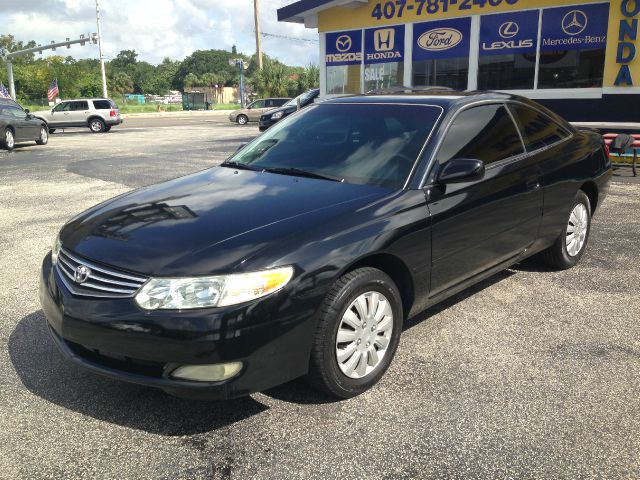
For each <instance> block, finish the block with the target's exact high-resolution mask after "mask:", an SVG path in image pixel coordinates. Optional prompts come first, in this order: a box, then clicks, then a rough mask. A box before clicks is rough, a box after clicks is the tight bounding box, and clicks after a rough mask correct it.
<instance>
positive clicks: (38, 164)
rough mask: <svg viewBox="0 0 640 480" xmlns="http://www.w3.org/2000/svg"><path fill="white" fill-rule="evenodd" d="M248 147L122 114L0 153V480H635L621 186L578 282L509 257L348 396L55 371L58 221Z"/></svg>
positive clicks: (637, 373)
mask: <svg viewBox="0 0 640 480" xmlns="http://www.w3.org/2000/svg"><path fill="white" fill-rule="evenodd" d="M257 133H258V131H257V127H256V126H247V127H239V126H237V125H231V124H229V122H228V121H227V119H226V115H225V114H221V113H212V114H211V115H201V116H197V117H196V116H191V117H188V116H184V117H181V116H166V117H138V118H130V119H127V121H126V122H125V124H124V125H123V126H122V127H116V128H114V129H113V130H112V131H111V132H110V133H108V134H91V133H89V131H88V130H84V129H83V130H69V131H67V132H60V133H59V132H56V133H55V134H53V135H52V136H51V139H50V143H49V145H47V146H45V147H37V146H35V145H29V146H24V147H21V148H17V149H16V151H14V152H12V153H7V152H4V151H0V248H1V252H2V253H1V254H0V291H1V292H2V293H1V296H0V392H1V395H0V445H1V447H0V453H1V454H0V478H6V479H41V478H47V479H49V478H53V479H58V478H60V479H62V478H74V479H76V478H91V479H96V478H104V479H107V478H113V479H129V478H131V479H143V478H150V479H178V478H180V479H182V478H234V479H235V478H237V479H246V478H260V479H270V478H273V479H281V478H288V479H298V478H301V479H302V478H304V479H307V478H318V479H329V478H343V479H405V478H406V479H409V478H416V479H428V478H554V479H556V478H567V479H576V478H603V479H605V478H606V479H618V478H619V479H637V478H640V321H639V319H640V295H639V294H638V291H639V288H640V253H639V251H640V250H639V248H638V242H639V241H640V216H639V215H638V211H640V184H637V183H636V184H632V183H624V182H621V181H620V179H619V177H616V179H614V183H613V184H612V188H611V192H610V195H609V197H608V198H607V200H606V202H605V203H604V205H603V206H602V208H601V209H600V210H599V212H598V213H597V215H596V217H595V218H594V222H593V230H592V234H591V238H590V241H589V242H590V244H589V247H588V249H587V252H586V254H585V256H584V257H583V259H582V262H581V263H580V265H579V266H578V267H576V268H574V269H572V270H569V271H565V272H554V271H549V270H547V269H544V268H540V267H538V266H537V265H535V264H534V263H532V262H527V263H525V264H523V265H518V266H516V267H514V268H512V269H510V270H508V271H505V272H503V273H501V274H499V275H496V276H495V277H493V278H491V279H489V280H487V281H485V282H483V283H481V284H479V285H478V286H476V287H474V288H473V289H471V290H469V291H467V292H464V293H462V294H460V295H457V296H456V297H454V298H453V299H451V300H449V301H447V302H445V303H444V304H442V305H440V306H437V307H435V308H432V309H430V310H428V311H426V312H424V313H423V314H421V315H419V316H418V317H417V318H413V319H410V320H409V321H408V322H407V326H406V329H405V331H404V333H403V336H402V339H401V343H400V347H399V350H398V353H397V355H396V357H395V360H394V362H393V364H392V366H391V368H390V369H389V371H388V373H387V374H386V376H385V377H384V378H383V380H382V382H381V383H380V384H379V385H378V386H376V387H375V388H373V389H372V390H371V391H369V392H367V393H365V394H364V395H362V396H360V397H357V398H354V399H352V400H348V401H342V402H334V401H331V400H330V399H327V398H326V397H323V396H321V395H320V394H317V393H315V392H314V391H313V390H310V389H308V388H307V387H306V386H305V384H304V383H303V382H301V381H295V382H292V383H290V384H287V385H283V386H281V387H278V388H276V389H273V390H270V391H267V392H264V393H260V394H255V395H252V396H251V397H247V398H242V399H238V400H233V401H228V402H196V401H189V400H182V399H177V398H173V397H170V396H167V395H166V394H164V393H162V392H160V391H156V390H153V389H149V388H143V387H139V386H135V385H129V384H125V383H119V382H116V381H112V380H109V379H106V378H102V377H100V376H96V375H94V374H91V373H89V372H86V371H84V370H82V369H80V368H77V367H76V366H74V365H71V364H70V363H69V362H67V361H66V360H64V359H63V358H62V357H61V355H60V354H59V353H58V351H57V350H56V347H55V346H54V344H53V343H52V342H51V340H50V339H49V337H48V333H47V331H46V328H45V323H44V317H43V315H42V312H41V310H40V306H39V302H38V294H37V283H38V271H39V266H40V262H41V260H42V258H43V257H44V255H45V254H46V253H47V252H48V250H49V249H50V246H51V243H52V241H53V238H54V236H55V234H56V233H57V231H58V230H59V228H60V227H61V226H62V224H63V223H64V222H65V221H66V220H67V219H68V218H70V217H71V216H72V215H74V214H76V213H78V212H80V211H81V210H83V209H85V208H87V207H89V206H91V205H93V204H95V203H97V202H100V201H102V200H105V199H107V198H109V197H112V196H114V195H116V194H119V193H121V192H125V191H128V190H131V189H133V188H137V187H140V186H144V185H148V184H151V183H154V182H158V181H162V180H165V179H169V178H173V177H176V176H179V175H183V174H186V173H189V172H192V171H195V170H199V169H203V168H207V167H210V166H213V165H215V164H217V163H219V162H221V161H222V160H224V158H225V157H226V156H227V155H228V154H229V153H230V152H233V151H234V150H235V149H236V148H237V146H238V145H239V144H241V143H244V142H246V141H248V140H249V139H251V138H252V137H254V136H255V135H257Z"/></svg>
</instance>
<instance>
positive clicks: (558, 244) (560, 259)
mask: <svg viewBox="0 0 640 480" xmlns="http://www.w3.org/2000/svg"><path fill="white" fill-rule="evenodd" d="M590 232H591V202H590V201H589V197H587V194H586V193H584V192H583V191H582V190H579V191H578V193H577V194H576V196H575V198H574V200H573V203H572V206H571V209H570V210H569V215H568V218H567V223H566V225H565V226H564V228H563V229H562V233H561V234H560V236H559V237H558V239H557V240H556V241H555V243H554V244H553V245H552V246H551V247H549V248H548V249H547V250H545V251H543V252H542V253H541V254H540V255H541V258H542V260H543V261H544V262H545V263H546V264H547V265H549V266H550V267H552V268H555V269H558V270H566V269H568V268H571V267H573V266H575V265H576V264H577V263H578V262H579V261H580V259H581V258H582V255H583V254H584V251H585V250H586V248H587V242H588V240H589V233H590Z"/></svg>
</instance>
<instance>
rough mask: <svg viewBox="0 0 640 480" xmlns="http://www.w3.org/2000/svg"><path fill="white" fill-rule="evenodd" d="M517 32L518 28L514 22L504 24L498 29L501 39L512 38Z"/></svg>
mask: <svg viewBox="0 0 640 480" xmlns="http://www.w3.org/2000/svg"><path fill="white" fill-rule="evenodd" d="M519 31H520V27H519V26H518V24H517V23H516V22H504V23H503V24H502V25H500V28H499V29H498V33H499V34H500V36H501V37H502V38H513V37H515V36H516V35H517V34H518V32H519Z"/></svg>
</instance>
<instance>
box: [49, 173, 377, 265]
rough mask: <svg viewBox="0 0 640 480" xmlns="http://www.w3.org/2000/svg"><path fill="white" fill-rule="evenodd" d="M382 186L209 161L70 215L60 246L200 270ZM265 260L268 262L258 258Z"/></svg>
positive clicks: (299, 228) (236, 258) (125, 261)
mask: <svg viewBox="0 0 640 480" xmlns="http://www.w3.org/2000/svg"><path fill="white" fill-rule="evenodd" d="M388 193H389V190H388V189H385V188H380V187H375V186H368V185H353V184H347V183H338V182H332V181H327V180H318V179H311V178H302V177H291V176H286V175H278V174H273V173H268V172H253V171H247V170H235V169H233V168H227V167H214V168H211V169H209V170H205V171H202V172H199V173H197V174H193V175H189V176H187V177H182V178H178V179H176V180H171V181H169V182H165V183H161V184H158V185H154V186H151V187H147V188H144V189H141V190H137V191H134V192H131V193H128V194H124V195H121V196H119V197H116V198H115V199H112V200H109V201H107V202H104V203H102V204H100V205H97V206H95V207H93V208H91V209H90V210H88V211H86V212H84V213H82V214H80V215H78V216H77V217H75V218H74V219H72V220H71V221H70V222H69V223H68V224H67V225H66V226H65V227H64V228H63V230H62V232H61V234H60V237H61V240H62V245H63V247H64V248H66V249H68V250H71V251H73V252H75V253H76V254H79V255H81V256H84V257H86V258H88V259H91V260H94V261H97V262H102V263H104V264H107V265H113V266H116V267H120V268H122V269H125V270H129V271H132V272H138V273H143V274H148V275H158V276H185V275H207V274H212V273H216V272H229V271H234V270H236V269H238V268H241V267H240V266H241V263H242V261H243V260H245V259H247V258H249V257H252V256H254V255H255V254H256V253H257V252H259V251H260V250H262V249H265V248H268V247H269V245H274V243H273V242H279V241H282V240H283V239H289V240H290V239H291V238H292V236H295V235H296V234H297V233H298V232H303V231H307V230H309V229H311V228H313V227H314V226H317V225H320V224H326V223H327V222H331V220H332V219H335V218H337V217H338V216H339V215H343V214H346V213H351V212H353V211H354V210H355V209H357V208H359V207H361V206H363V205H364V204H367V203H369V202H372V201H374V200H375V199H377V198H379V197H381V196H383V195H385V194H388ZM266 266H268V265H266Z"/></svg>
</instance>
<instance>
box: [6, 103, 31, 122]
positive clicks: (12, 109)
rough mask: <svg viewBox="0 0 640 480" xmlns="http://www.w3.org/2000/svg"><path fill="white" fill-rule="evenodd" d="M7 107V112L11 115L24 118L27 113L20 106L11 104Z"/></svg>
mask: <svg viewBox="0 0 640 480" xmlns="http://www.w3.org/2000/svg"><path fill="white" fill-rule="evenodd" d="M5 108H6V109H7V113H8V114H9V115H12V116H14V117H15V118H22V119H24V118H25V117H26V116H27V114H26V113H25V111H24V110H22V109H21V108H18V107H14V106H9V107H5Z"/></svg>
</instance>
